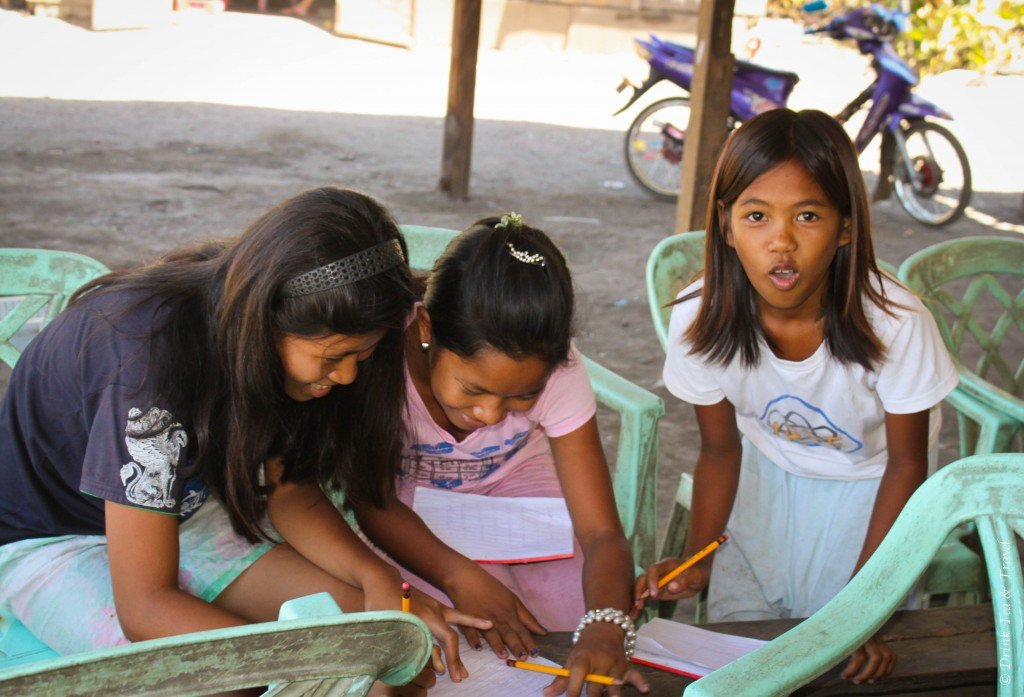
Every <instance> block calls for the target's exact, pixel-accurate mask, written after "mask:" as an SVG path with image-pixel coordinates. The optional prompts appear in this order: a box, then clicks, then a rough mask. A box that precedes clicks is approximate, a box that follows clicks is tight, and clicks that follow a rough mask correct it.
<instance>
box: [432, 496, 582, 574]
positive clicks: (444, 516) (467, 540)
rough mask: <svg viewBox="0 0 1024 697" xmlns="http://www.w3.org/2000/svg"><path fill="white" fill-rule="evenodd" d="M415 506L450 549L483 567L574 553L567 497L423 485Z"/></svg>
mask: <svg viewBox="0 0 1024 697" xmlns="http://www.w3.org/2000/svg"><path fill="white" fill-rule="evenodd" d="M412 508H413V510H414V511H415V512H416V513H417V514H418V515H419V517H420V518H422V519H423V522H425V523H426V524H427V527H429V528H430V530H431V531H432V532H433V533H434V534H435V535H437V536H438V537H439V538H441V540H443V541H444V543H445V544H446V545H448V546H449V547H451V548H452V549H454V550H456V551H457V552H459V553H460V554H463V555H465V556H467V557H469V558H470V559H472V560H474V561H476V562H479V563H481V564H516V563H523V562H535V561H550V560H552V559H568V558H569V557H571V556H572V555H573V550H572V543H573V537H572V521H571V520H570V519H569V511H568V509H566V507H565V500H564V499H559V498H535V497H524V498H510V497H503V496H479V495H477V494H458V493H454V492H451V491H444V490H442V489H430V488H427V487H417V488H416V492H415V494H414V496H413V504H412Z"/></svg>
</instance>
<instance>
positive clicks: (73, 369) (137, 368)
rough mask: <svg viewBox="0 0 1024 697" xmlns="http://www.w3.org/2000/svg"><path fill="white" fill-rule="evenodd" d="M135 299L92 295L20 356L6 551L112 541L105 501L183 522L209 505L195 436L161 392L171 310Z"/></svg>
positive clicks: (7, 482)
mask: <svg viewBox="0 0 1024 697" xmlns="http://www.w3.org/2000/svg"><path fill="white" fill-rule="evenodd" d="M136 299H137V296H132V295H128V294H127V293H124V292H115V293H105V294H102V295H99V296H91V297H86V298H85V299H84V300H83V301H81V302H79V303H77V304H76V305H74V306H73V307H71V308H70V309H68V310H67V311H65V312H64V313H63V314H61V315H60V316H59V317H57V319H55V320H54V321H53V322H52V323H50V325H49V326H47V327H46V328H45V329H43V331H42V332H41V333H40V334H39V336H37V337H36V338H35V339H33V340H32V342H31V343H30V344H29V345H28V347H27V348H26V349H25V352H24V353H23V354H22V356H21V358H20V359H19V360H18V364H17V365H16V366H15V368H14V371H13V373H12V375H11V380H10V384H9V385H8V387H7V392H6V393H5V394H4V396H3V400H2V401H0V544H7V543H9V542H14V541H17V540H23V539H27V538H35V537H51V536H56V535H89V534H99V535H102V534H103V533H104V517H103V505H104V504H103V502H104V500H108V501H114V502H116V503H121V504H125V505H129V506H136V507H140V508H146V509H149V510H153V511H157V512H161V513H165V514H170V515H178V516H181V517H183V518H184V517H187V516H188V515H190V514H191V513H192V512H194V511H195V510H196V509H197V508H199V506H200V505H202V502H203V500H204V499H205V497H206V489H205V488H204V487H203V485H202V481H201V479H200V478H199V477H198V476H196V475H197V474H198V473H197V472H196V468H195V466H194V465H192V464H191V463H190V458H189V456H188V452H189V444H190V442H191V441H192V436H191V434H189V433H188V432H187V431H186V430H185V429H184V428H183V427H182V424H181V421H180V419H179V418H177V417H176V416H175V415H173V414H171V413H170V412H169V411H168V410H167V408H166V406H167V405H164V404H161V403H160V402H159V400H158V399H157V398H156V397H155V396H154V393H155V390H154V379H153V375H152V372H151V371H150V370H149V364H150V360H151V358H150V341H149V336H150V334H151V332H152V330H153V329H154V327H159V325H160V323H161V314H162V312H163V311H161V310H158V309H157V304H156V303H155V302H148V303H146V304H143V305H141V306H139V307H132V304H133V303H134V302H135V300H136ZM126 308H131V309H127V311H126Z"/></svg>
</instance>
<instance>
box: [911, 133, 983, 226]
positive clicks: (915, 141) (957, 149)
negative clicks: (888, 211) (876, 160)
mask: <svg viewBox="0 0 1024 697" xmlns="http://www.w3.org/2000/svg"><path fill="white" fill-rule="evenodd" d="M903 138H904V140H905V141H906V145H907V157H908V159H909V162H910V164H911V167H912V168H913V172H910V171H909V170H908V167H907V160H904V158H903V154H902V153H901V152H900V148H899V147H896V148H893V163H892V172H893V190H894V191H895V192H896V199H897V200H898V201H899V202H900V205H901V206H903V210H905V211H906V212H907V213H909V214H910V217H911V218H913V219H914V220H917V221H918V222H921V223H924V224H925V225H931V226H933V227H939V226H941V225H948V224H950V223H952V222H953V221H955V220H956V219H957V218H959V217H960V216H961V215H963V212H964V209H966V208H967V204H968V203H970V201H971V165H970V164H969V163H968V162H967V153H965V152H964V149H963V146H961V145H960V142H959V141H958V140H957V139H956V136H954V135H953V134H952V133H950V132H949V130H947V129H946V128H945V127H944V126H940V125H939V124H937V123H932V122H931V121H914V122H912V123H911V124H910V125H909V126H908V127H907V128H904V129H903Z"/></svg>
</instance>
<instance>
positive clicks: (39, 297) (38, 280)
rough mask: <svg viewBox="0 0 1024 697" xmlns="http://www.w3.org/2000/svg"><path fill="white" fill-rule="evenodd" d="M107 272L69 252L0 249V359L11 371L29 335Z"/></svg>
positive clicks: (94, 262) (96, 263)
mask: <svg viewBox="0 0 1024 697" xmlns="http://www.w3.org/2000/svg"><path fill="white" fill-rule="evenodd" d="M108 271H109V269H107V267H106V266H104V265H103V264H101V263H100V262H98V261H96V260H95V259H91V258H89V257H87V256H83V255H81V254H74V253H72V252H57V251H53V250H48V249H10V248H8V249H0V316H2V319H0V359H2V360H3V361H4V362H5V363H7V365H9V366H10V367H12V368H13V367H14V364H15V363H17V362H18V358H19V357H20V356H21V351H22V348H23V344H24V343H27V340H28V338H30V336H31V334H33V333H35V332H38V331H39V329H42V327H43V326H45V325H46V324H47V323H48V322H50V320H52V319H53V318H54V317H56V316H57V314H58V313H60V311H61V310H63V309H64V308H65V307H66V306H67V303H68V298H69V297H70V296H71V294H72V293H74V292H75V291H76V290H77V289H78V288H79V287H81V286H82V284H84V283H85V282H86V281H90V280H92V279H93V278H96V277H97V276H102V275H103V274H105V273H107V272H108ZM36 318H38V320H36ZM32 325H35V326H32ZM26 330H28V331H26Z"/></svg>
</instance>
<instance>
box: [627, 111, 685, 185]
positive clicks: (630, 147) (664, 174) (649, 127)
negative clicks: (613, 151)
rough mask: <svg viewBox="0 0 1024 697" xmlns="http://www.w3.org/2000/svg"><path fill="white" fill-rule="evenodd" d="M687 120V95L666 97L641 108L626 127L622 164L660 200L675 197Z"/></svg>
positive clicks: (640, 183)
mask: <svg viewBox="0 0 1024 697" xmlns="http://www.w3.org/2000/svg"><path fill="white" fill-rule="evenodd" d="M689 124H690V100H689V98H687V97H669V98H668V99H662V100H659V101H657V102H654V103H653V104H651V105H650V106H648V107H647V108H645V109H644V110H643V111H641V112H640V114H639V115H638V116H637V117H636V118H635V119H633V123H632V124H630V126H629V130H628V131H626V143H625V146H626V147H625V155H626V167H627V168H629V173H630V175H631V176H632V177H633V179H634V181H636V183H637V184H639V185H640V186H641V187H643V188H644V189H645V190H646V191H647V192H648V193H649V194H651V195H652V196H654V197H655V198H657V199H660V200H662V201H674V200H676V198H678V197H679V175H680V172H681V171H682V162H683V144H684V142H685V140H686V129H687V127H688V126H689Z"/></svg>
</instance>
